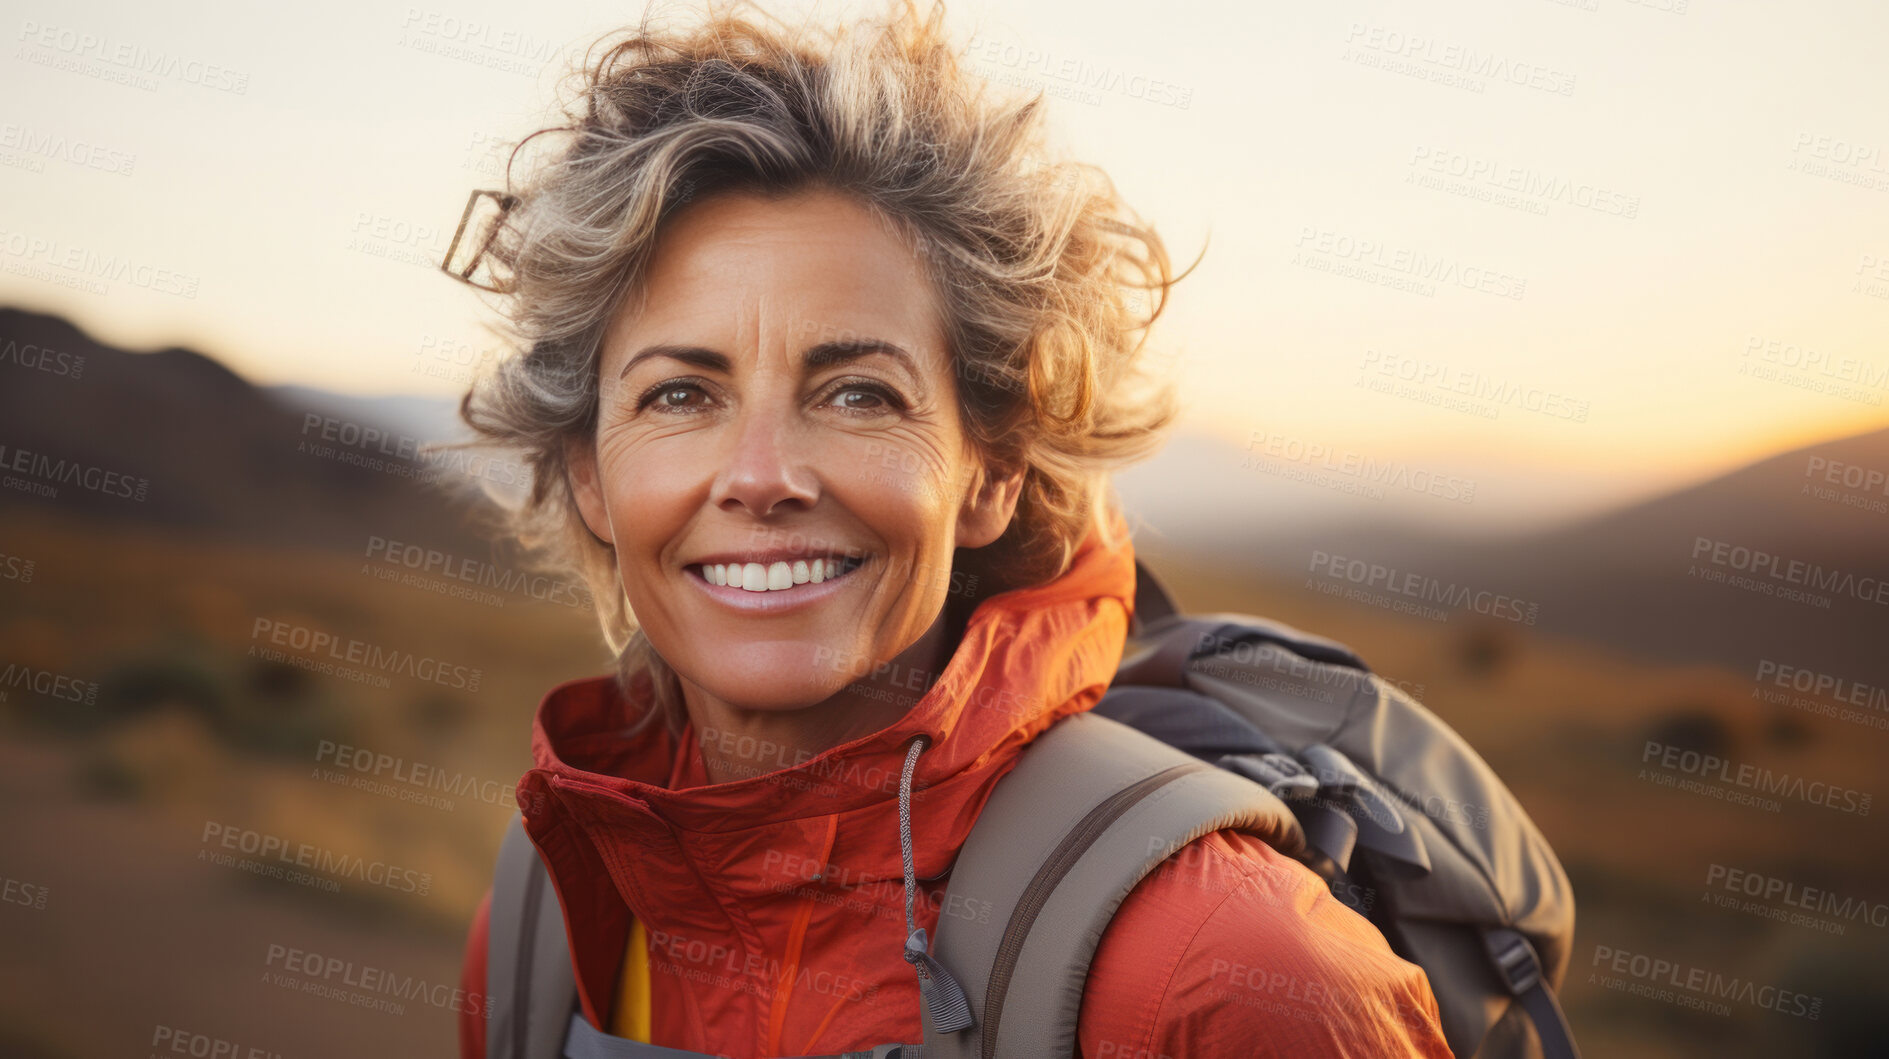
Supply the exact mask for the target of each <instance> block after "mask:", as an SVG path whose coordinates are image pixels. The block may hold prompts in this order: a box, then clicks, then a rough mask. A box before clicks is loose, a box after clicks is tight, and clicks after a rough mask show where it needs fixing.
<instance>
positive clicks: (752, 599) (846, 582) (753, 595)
mask: <svg viewBox="0 0 1889 1059" xmlns="http://www.w3.org/2000/svg"><path fill="white" fill-rule="evenodd" d="M872 561H873V556H871V555H866V556H864V557H863V558H862V559H861V561H860V563H859V565H858V566H855V567H853V568H852V569H851V570H848V571H847V572H846V573H844V574H841V575H840V576H838V577H832V578H827V579H826V580H824V581H821V582H820V583H819V584H817V585H816V584H814V583H813V582H811V581H804V582H802V583H800V584H798V585H795V586H794V587H792V588H782V589H775V590H773V591H769V592H750V591H748V590H747V589H745V588H738V587H736V586H734V585H715V584H710V583H709V581H708V579H707V578H705V577H703V576H702V573H701V571H702V567H701V566H700V565H699V564H697V565H691V566H689V567H687V568H686V569H684V570H683V572H682V576H683V577H684V578H686V579H687V580H688V581H689V583H690V584H692V585H694V586H695V587H696V588H699V589H701V590H702V591H703V592H705V593H707V594H708V598H710V599H712V600H714V601H715V602H717V603H720V604H722V605H723V606H726V607H728V608H730V609H732V610H738V611H742V612H744V613H747V614H770V615H772V614H790V613H794V612H796V611H801V610H805V609H807V608H808V607H812V606H816V605H818V604H819V603H820V602H822V601H823V600H827V599H831V598H833V597H834V596H837V595H839V594H840V593H842V592H844V591H846V590H847V588H848V587H850V586H851V584H852V583H853V582H854V581H855V580H857V579H858V577H859V573H860V571H862V570H864V569H866V567H867V566H869V565H870V564H871V563H872Z"/></svg>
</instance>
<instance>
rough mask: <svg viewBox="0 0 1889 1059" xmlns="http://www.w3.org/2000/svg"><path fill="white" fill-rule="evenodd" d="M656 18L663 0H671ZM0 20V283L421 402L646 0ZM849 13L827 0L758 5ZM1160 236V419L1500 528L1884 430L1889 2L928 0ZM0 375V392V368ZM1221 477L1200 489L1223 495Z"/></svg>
mask: <svg viewBox="0 0 1889 1059" xmlns="http://www.w3.org/2000/svg"><path fill="white" fill-rule="evenodd" d="M664 7H665V8H666V9H667V10H670V11H672V12H674V13H675V14H676V16H677V17H686V15H687V12H688V11H689V8H688V7H687V6H686V5H676V4H668V5H664ZM6 9H7V10H6V13H5V14H4V15H0V34H3V35H4V38H3V43H0V89H3V90H0V304H11V305H18V306H23V307H28V308H33V309H37V310H42V311H52V312H60V313H64V314H66V315H68V316H69V317H71V318H72V319H74V320H75V321H76V322H78V323H79V324H80V325H81V326H82V327H84V328H86V329H87V330H89V331H91V332H92V333H93V334H95V335H96V336H98V337H100V338H102V339H104V340H107V341H110V342H114V343H118V344H123V345H126V346H129V347H131V348H159V347H163V346H168V345H187V346H191V347H193V348H197V349H200V350H203V351H204V352H207V353H210V354H212V355H214V356H216V357H218V358H220V359H222V360H224V361H225V362H227V363H229V364H230V365H231V366H232V367H234V368H235V369H236V370H238V371H240V372H242V373H243V374H244V375H246V376H248V377H250V378H251V379H253V380H255V381H257V382H259V383H263V384H284V383H296V384H303V385H309V386H316V387H321V388H325V389H330V390H336V391H341V392H346V393H353V394H365V395H383V394H421V395H431V396H441V397H444V396H452V395H456V394H457V393H458V392H459V391H460V390H461V389H463V386H464V383H465V379H466V373H467V370H468V365H469V364H470V363H472V362H474V361H476V360H477V359H479V358H480V356H482V355H483V353H484V351H486V350H489V349H490V348H491V347H492V340H491V338H490V337H489V335H488V334H487V332H486V331H485V330H484V328H483V326H482V321H483V320H486V319H489V318H490V310H489V309H488V308H486V307H485V306H484V305H482V304H481V303H480V302H479V301H478V299H477V298H476V297H475V296H474V295H473V294H472V293H471V292H470V291H468V290H467V289H466V288H464V287H462V286H460V285H458V284H456V283H454V282H452V281H451V280H450V279H448V278H447V277H445V276H443V275H442V274H441V273H440V272H439V271H438V270H437V269H436V267H435V264H436V262H437V260H438V259H439V257H440V255H441V253H442V252H443V251H444V249H445V245H446V241H447V240H448V238H450V236H451V234H452V229H453V226H454V224H455V223H456V222H457V220H458V218H459V214H460V210H461V208H462V207H463V205H464V202H465V199H466V196H467V194H468V192H469V191H470V190H472V189H474V188H480V187H498V186H499V169H498V167H499V165H500V163H501V162H502V159H503V157H504V152H505V151H506V150H507V149H508V148H509V144H510V142H512V141H514V140H516V139H517V138H520V137H522V136H524V135H526V134H527V133H529V132H531V131H533V130H534V129H536V128H539V127H540V126H541V125H543V124H547V123H549V122H550V121H551V120H553V119H554V116H555V111H554V109H553V105H554V103H555V99H556V96H555V91H556V87H557V83H558V81H559V78H560V75H562V74H565V73H567V72H568V71H569V70H570V69H571V68H572V65H573V64H574V63H577V62H579V61H581V57H582V55H583V52H584V50H585V47H586V45H588V44H589V43H590V42H592V41H594V40H596V39H597V38H598V37H600V36H602V35H603V34H605V33H607V32H609V31H611V30H614V29H617V28H620V27H622V26H625V25H628V24H631V23H633V22H634V21H636V20H637V19H638V18H640V17H641V15H642V12H643V7H642V6H641V5H639V4H634V3H632V4H624V5H616V6H610V5H600V4H597V3H594V2H592V3H575V2H557V0H544V2H538V3H533V4H530V5H517V4H495V3H463V2H456V0H455V2H452V3H449V4H443V5H424V4H422V5H411V4H405V3H394V4H381V3H370V2H361V0H353V2H350V0H340V2H336V3H333V4H330V5H324V7H323V9H321V10H320V11H316V10H314V9H310V8H306V7H296V6H284V5H237V4H228V5H217V4H203V5H184V6H181V7H179V8H178V9H169V6H168V5H164V6H160V5H148V4H131V3H103V2H76V3H74V2H65V3H60V4H58V5H54V4H51V3H48V2H45V0H29V2H27V3H24V4H23V3H19V2H18V0H9V2H8V3H7V4H6ZM767 9H768V10H770V11H775V12H779V13H781V14H782V15H783V16H785V17H794V15H795V13H798V12H813V13H814V17H818V18H823V19H836V18H841V19H843V18H846V17H848V13H849V12H856V11H858V10H860V9H861V8H860V7H859V6H858V5H856V4H848V5H840V4H833V3H820V4H817V5H816V4H811V3H800V2H797V3H791V4H769V5H767ZM948 18H949V20H950V22H951V24H952V25H953V26H954V27H955V30H956V32H957V33H958V34H959V36H960V38H961V39H962V40H963V42H964V45H965V48H966V51H967V56H968V62H969V64H970V66H971V68H972V69H973V70H974V71H975V72H977V73H979V74H981V75H982V76H984V77H986V78H989V79H991V80H993V81H997V82H1000V83H1002V84H1005V85H1008V86H1011V87H1012V88H1013V89H1015V90H1017V91H1030V92H1033V91H1039V90H1040V91H1043V92H1045V93H1046V95H1047V97H1048V100H1049V112H1050V122H1051V127H1052V132H1053V136H1054V139H1055V142H1056V143H1057V145H1058V149H1059V151H1061V152H1062V153H1063V154H1064V155H1065V156H1066V157H1069V158H1074V159H1080V160H1084V161H1089V162H1093V163H1095V164H1097V165H1100V166H1101V167H1102V168H1103V169H1105V170H1106V171H1107V172H1108V173H1109V174H1110V176H1111V177H1112V178H1113V179H1114V180H1115V182H1116V185H1117V187H1118V188H1119V189H1120V190H1121V192H1122V194H1123V196H1124V198H1125V199H1126V200H1127V201H1128V202H1129V203H1130V205H1132V206H1133V207H1134V208H1135V209H1136V210H1137V211H1138V212H1139V213H1140V214H1141V215H1142V216H1143V217H1144V218H1146V219H1148V220H1149V221H1151V222H1152V223H1153V224H1154V225H1155V226H1156V228H1157V229H1158V230H1159V231H1160V232H1161V233H1162V234H1163V236H1164V238H1165V239H1166V241H1167V244H1168V246H1169V248H1170V251H1171V253H1172V254H1173V256H1174V257H1175V258H1176V260H1177V261H1178V262H1180V263H1183V264H1184V263H1186V262H1190V261H1193V260H1194V259H1195V257H1196V256H1197V255H1200V254H1201V253H1202V251H1203V249H1204V251H1205V253H1204V257H1201V260H1200V264H1199V267H1198V268H1197V269H1196V270H1195V272H1194V274H1193V275H1191V276H1189V277H1188V278H1187V279H1186V280H1185V281H1183V282H1182V283H1181V284H1180V285H1179V286H1178V287H1176V288H1175V292H1174V298H1173V302H1172V304H1171V305H1170V309H1169V314H1168V315H1167V316H1165V317H1164V318H1163V319H1162V321H1161V323H1160V324H1159V325H1158V326H1157V328H1156V331H1155V334H1154V337H1153V339H1152V340H1151V343H1150V345H1151V348H1152V349H1153V350H1154V351H1155V355H1156V356H1157V357H1158V358H1159V359H1160V360H1161V362H1162V366H1163V367H1164V369H1166V370H1169V371H1171V372H1173V373H1174V375H1175V377H1177V378H1178V379H1179V380H1180V381H1181V385H1182V390H1181V393H1182V399H1183V403H1184V406H1185V408H1186V417H1185V420H1184V424H1183V426H1184V429H1186V430H1188V431H1191V432H1194V433H1198V434H1202V435H1206V436H1210V437H1213V438H1217V439H1219V440H1220V441H1222V442H1225V443H1228V444H1231V445H1233V446H1236V447H1239V448H1242V449H1247V450H1249V451H1255V452H1270V453H1272V454H1273V456H1274V457H1275V458H1278V459H1283V460H1286V461H1288V462H1296V463H1297V464H1299V465H1301V466H1303V467H1305V468H1308V469H1317V468H1318V466H1319V465H1321V464H1323V465H1324V466H1326V467H1327V468H1329V467H1330V466H1331V465H1332V464H1333V462H1334V461H1339V462H1342V461H1343V460H1345V459H1349V458H1352V457H1356V456H1359V455H1362V456H1363V457H1367V458H1396V459H1405V460H1410V461H1412V462H1413V464H1416V465H1420V466H1423V467H1427V468H1431V469H1433V470H1434V471H1435V472H1436V473H1437V474H1439V475H1444V476H1449V475H1457V474H1460V475H1462V476H1465V477H1473V478H1475V479H1477V480H1479V481H1482V482H1484V483H1492V484H1494V485H1496V486H1497V488H1495V489H1493V490H1491V489H1485V490H1484V492H1483V494H1482V496H1481V497H1479V499H1478V503H1477V504H1476V505H1474V507H1473V510H1472V509H1470V508H1466V507H1465V506H1464V505H1460V504H1440V505H1437V506H1436V507H1435V509H1434V513H1435V517H1436V518H1437V519H1439V520H1443V521H1447V520H1449V519H1467V518H1475V519H1489V518H1495V519H1510V520H1527V519H1530V518H1535V519H1539V518H1543V517H1548V516H1558V515H1560V514H1564V513H1567V512H1576V511H1580V510H1587V509H1593V508H1597V507H1603V506H1607V505H1609V504H1613V503H1618V502H1621V501H1623V500H1626V499H1631V498H1633V497H1637V496H1643V495H1649V494H1652V493H1654V492H1658V491H1662V490H1665V489H1669V488H1672V487H1674V486H1676V485H1680V484H1685V483H1688V482H1691V481H1695V480H1699V479H1702V478H1705V477H1708V476H1710V475H1713V474H1716V473H1720V472H1722V471H1725V470H1728V469H1731V468H1734V467H1736V466H1739V465H1742V464H1744V463H1747V462H1750V461H1751V460H1754V459H1757V458H1761V457H1763V456H1765V455H1769V454H1771V453H1774V452H1776V451H1779V450H1782V449H1785V448H1789V447H1793V446H1796V445H1801V444H1807V443H1811V442H1814V441H1818V440H1823V439H1827V438H1833V437H1839V436H1844V435H1849V434H1854V433H1858V432H1861V431H1865V430H1872V429H1877V428H1881V427H1884V426H1889V407H1885V400H1889V342H1885V341H1884V335H1885V334H1886V333H1889V331H1886V329H1885V325H1886V324H1889V108H1885V107H1884V106H1883V105H1882V104H1883V101H1884V100H1885V99H1889V64H1886V63H1884V62H1883V61H1882V52H1881V44H1882V41H1883V40H1885V39H1889V8H1885V7H1883V6H1882V5H1880V4H1876V3H1872V2H1869V0H1853V2H1852V0H1829V2H1824V3H1820V4H1817V5H1788V6H1786V5H1767V4H1759V3H1756V2H1730V0H1639V2H1628V0H1568V2H1560V0H1447V2H1440V3H1422V4H1414V3H1399V4H1389V3H1366V2H1350V0H1341V2H1337V3H1322V4H1279V3H1270V2H1252V0H1247V2H1241V3H1177V4H1164V5H1145V4H1132V5H1131V4H1127V3H1119V2H1114V0H1082V2H1074V0H1071V2H1064V0H1054V2H1024V3H1012V4H995V3H971V2H966V3H958V4H953V5H950V6H949V7H948ZM4 384H5V383H4V378H3V377H0V385H4ZM1239 487H1240V486H1239V485H1238V484H1237V483H1229V484H1228V485H1227V488H1239Z"/></svg>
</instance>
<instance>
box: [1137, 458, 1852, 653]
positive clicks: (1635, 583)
mask: <svg viewBox="0 0 1889 1059" xmlns="http://www.w3.org/2000/svg"><path fill="white" fill-rule="evenodd" d="M1229 449H1230V447H1229ZM1886 478H1889V430H1879V431H1874V432H1871V433H1866V434H1861V435H1857V436H1853V437H1845V438H1838V439H1835V440H1831V441H1826V442H1820V443H1818V444H1814V445H1809V446H1805V447H1803V448H1800V449H1795V450H1792V451H1789V452H1785V453H1781V454H1778V455H1775V456H1771V457H1768V458H1766V459H1763V460H1760V461H1758V462H1756V463H1753V464H1750V465H1748V466H1745V467H1741V468H1738V469H1736V470H1734V471H1731V472H1728V473H1726V474H1723V475H1720V476H1718V477H1715V478H1713V479H1711V480H1709V481H1705V482H1701V483H1699V484H1696V485H1692V486H1689V487H1686V488H1682V489H1678V490H1675V491H1672V492H1669V493H1666V494H1663V495H1660V496H1657V497H1654V498H1652V499H1649V500H1645V501H1642V502H1638V503H1633V504H1628V505H1625V506H1623V507H1620V508H1618V509H1615V510H1612V511H1607V512H1603V513H1600V514H1598V515H1592V516H1589V517H1585V518H1580V519H1575V520H1570V521H1568V522H1565V523H1563V524H1561V525H1558V526H1554V527H1552V528H1549V529H1544V530H1537V531H1532V532H1522V533H1508V534H1495V535H1482V536H1477V537H1470V536H1468V535H1465V534H1445V533H1441V532H1438V531H1436V530H1432V529H1424V528H1420V527H1418V526H1415V525H1412V524H1410V523H1408V522H1402V521H1396V520H1394V519H1393V518H1390V517H1386V515H1385V514H1382V513H1381V514H1379V516H1378V517H1376V518H1369V517H1362V518H1357V519H1352V520H1345V521H1332V520H1329V519H1320V520H1317V521H1316V522H1315V523H1314V524H1310V525H1308V524H1305V523H1304V522H1303V521H1301V522H1299V523H1296V524H1295V523H1291V522H1285V521H1281V520H1274V519H1264V518H1251V517H1249V518H1246V519H1245V520H1243V521H1240V522H1226V523H1223V524H1222V525H1220V526H1218V527H1210V526H1209V527H1203V526H1201V525H1200V524H1199V523H1197V522H1196V521H1194V520H1193V519H1191V518H1187V519H1179V518H1174V517H1171V516H1170V517H1167V518H1166V521H1168V522H1169V523H1171V524H1173V525H1174V526H1177V527H1179V529H1178V530H1177V531H1176V532H1174V533H1172V534H1171V538H1172V539H1170V540H1162V539H1160V538H1159V537H1157V538H1156V539H1155V540H1154V541H1152V542H1151V549H1150V550H1151V551H1153V552H1157V553H1159V552H1166V553H1168V554H1176V555H1182V556H1186V557H1188V558H1189V561H1190V562H1193V563H1200V562H1202V561H1203V559H1206V560H1210V561H1214V562H1220V563H1224V564H1226V565H1227V566H1228V567H1230V568H1232V569H1236V570H1251V571H1263V572H1264V573H1266V574H1267V575H1270V576H1271V577H1274V578H1279V579H1290V580H1291V581H1292V582H1295V583H1303V582H1305V581H1306V580H1307V579H1308V577H1312V578H1322V579H1324V580H1327V581H1329V580H1331V578H1330V577H1329V576H1327V575H1328V572H1329V570H1330V569H1331V568H1332V566H1333V563H1334V560H1332V559H1330V558H1325V557H1332V556H1337V557H1343V558H1344V559H1356V560H1362V561H1363V562H1364V563H1366V564H1375V566H1376V567H1378V568H1380V569H1381V570H1382V571H1384V574H1383V579H1384V580H1389V579H1391V578H1410V577H1414V578H1417V579H1419V580H1420V581H1421V582H1422V583H1424V584H1426V585H1437V586H1459V587H1461V588H1463V589H1466V590H1469V591H1472V592H1489V593H1500V594H1503V595H1506V596H1508V597H1510V598H1512V599H1515V600H1518V601H1522V602H1523V603H1524V604H1533V605H1534V606H1535V607H1536V611H1535V627H1536V628H1538V629H1540V630H1541V631H1544V632H1548V633H1553V634H1559V635H1565V636H1570V637H1575V638H1579V639H1584V640H1589V641H1593V642H1597V643H1602V644H1606V645H1608V646H1611V647H1614V648H1617V649H1620V650H1623V651H1626V652H1628V653H1630V654H1635V655H1640V656H1645V657H1650V658H1658V659H1660V660H1664V661H1698V662H1712V663H1720V664H1724V665H1728V666H1730V667H1732V668H1733V669H1734V670H1739V671H1746V672H1755V671H1756V668H1757V666H1758V665H1759V664H1760V663H1761V662H1764V661H1771V662H1775V663H1778V664H1780V665H1790V666H1794V667H1803V668H1809V669H1814V670H1816V671H1818V672H1819V673H1825V674H1829V675H1831V676H1835V677H1840V678H1842V679H1844V680H1851V681H1862V682H1864V683H1868V684H1871V685H1872V686H1882V685H1884V684H1889V584H1885V581H1886V580H1889V482H1886V481H1885V479H1886ZM1846 483H1847V484H1846ZM1166 488H1167V489H1168V490H1169V491H1170V492H1174V493H1176V494H1179V493H1182V492H1184V491H1187V490H1190V489H1191V490H1193V491H1195V492H1205V491H1206V490H1203V489H1201V487H1200V486H1199V484H1198V483H1197V482H1191V481H1190V482H1182V481H1180V480H1179V478H1178V476H1175V478H1173V479H1172V480H1170V482H1169V483H1168V485H1167V486H1166ZM1124 498H1125V500H1128V501H1129V502H1131V503H1132V498H1131V497H1129V495H1128V493H1127V491H1126V490H1124ZM1147 510H1151V511H1171V510H1173V508H1172V507H1152V508H1148V509H1147ZM1315 563H1320V564H1322V566H1321V568H1320V569H1319V570H1313V569H1312V567H1313V566H1314V564H1315ZM1367 576H1368V575H1367ZM1365 587H1371V586H1368V585H1367V586H1365Z"/></svg>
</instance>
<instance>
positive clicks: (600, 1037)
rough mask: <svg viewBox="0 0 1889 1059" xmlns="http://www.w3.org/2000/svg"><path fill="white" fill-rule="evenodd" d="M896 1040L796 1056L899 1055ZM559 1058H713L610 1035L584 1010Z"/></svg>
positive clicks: (873, 1058) (871, 1058)
mask: <svg viewBox="0 0 1889 1059" xmlns="http://www.w3.org/2000/svg"><path fill="white" fill-rule="evenodd" d="M903 1047H905V1046H904V1045H900V1044H882V1045H880V1046H878V1047H877V1048H872V1049H868V1050H866V1051H859V1052H837V1053H832V1054H828V1055H809V1056H799V1057H797V1059H899V1050H900V1049H901V1048H903ZM563 1059H717V1057H716V1056H713V1055H710V1054H709V1053H707V1052H690V1051H685V1050H683V1049H681V1048H664V1047H661V1046H660V1045H655V1044H644V1043H643V1042H641V1041H632V1040H627V1039H625V1038H623V1037H613V1036H611V1035H610V1034H608V1033H604V1032H602V1031H600V1030H598V1029H597V1028H596V1027H594V1026H592V1025H591V1024H590V1023H588V1022H585V1021H584V1013H583V1012H581V1011H573V1012H571V1022H570V1037H569V1038H568V1039H567V1040H566V1041H565V1044H564V1053H563Z"/></svg>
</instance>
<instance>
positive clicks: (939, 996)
mask: <svg viewBox="0 0 1889 1059" xmlns="http://www.w3.org/2000/svg"><path fill="white" fill-rule="evenodd" d="M925 742H926V740H925V737H924V736H922V735H921V736H919V737H918V738H917V739H914V740H912V748H911V749H910V750H908V751H906V754H905V770H904V772H903V773H901V774H900V776H899V856H900V857H901V858H902V859H903V861H904V863H905V962H906V963H909V964H911V965H912V970H913V971H914V972H916V973H917V974H918V996H919V999H920V1000H921V1001H922V1002H923V1003H924V1005H925V1010H926V1011H927V1012H929V1013H930V1015H931V1023H932V1026H933V1027H934V1028H935V1029H936V1030H938V1031H939V1032H941V1033H952V1032H955V1031H957V1030H961V1029H964V1028H966V1027H968V1026H970V1025H971V1021H972V1020H971V1002H970V1001H969V1000H967V999H965V996H964V987H963V986H961V985H959V984H958V980H957V979H956V978H953V977H952V976H951V972H950V971H947V970H945V966H944V964H942V963H939V962H938V961H937V960H936V959H933V958H932V956H931V954H930V953H929V952H927V951H926V949H927V948H928V944H927V941H926V938H925V928H924V927H921V926H919V925H918V921H917V920H916V919H915V918H913V914H912V908H913V905H914V904H915V903H916V902H917V900H918V872H917V870H916V869H915V868H914V867H913V866H912V772H913V770H914V769H916V768H917V767H918V755H919V754H920V753H921V752H922V751H923V750H924V749H925Z"/></svg>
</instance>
